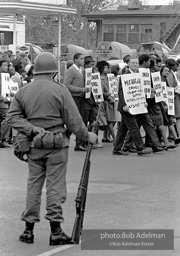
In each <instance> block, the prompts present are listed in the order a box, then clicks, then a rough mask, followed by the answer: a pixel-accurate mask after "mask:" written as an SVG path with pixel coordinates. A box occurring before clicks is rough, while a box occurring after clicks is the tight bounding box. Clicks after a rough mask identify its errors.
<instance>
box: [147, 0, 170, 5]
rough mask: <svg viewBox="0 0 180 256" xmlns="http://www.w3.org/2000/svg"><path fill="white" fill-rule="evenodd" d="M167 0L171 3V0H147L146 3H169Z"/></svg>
mask: <svg viewBox="0 0 180 256" xmlns="http://www.w3.org/2000/svg"><path fill="white" fill-rule="evenodd" d="M146 2H147V0H142V3H146ZM169 2H171V3H173V0H149V1H148V5H165V4H169Z"/></svg>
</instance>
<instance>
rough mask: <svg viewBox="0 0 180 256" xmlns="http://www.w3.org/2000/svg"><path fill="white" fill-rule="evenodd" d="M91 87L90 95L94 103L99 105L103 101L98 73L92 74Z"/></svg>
mask: <svg viewBox="0 0 180 256" xmlns="http://www.w3.org/2000/svg"><path fill="white" fill-rule="evenodd" d="M91 86H92V94H93V96H94V100H95V102H97V103H99V102H102V101H104V97H103V92H102V87H101V77H100V73H99V72H96V73H92V76H91Z"/></svg>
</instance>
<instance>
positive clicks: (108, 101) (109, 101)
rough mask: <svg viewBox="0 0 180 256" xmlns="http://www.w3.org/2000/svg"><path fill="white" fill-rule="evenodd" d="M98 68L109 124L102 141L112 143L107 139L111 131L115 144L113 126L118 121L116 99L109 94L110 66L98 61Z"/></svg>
mask: <svg viewBox="0 0 180 256" xmlns="http://www.w3.org/2000/svg"><path fill="white" fill-rule="evenodd" d="M96 67H97V68H98V71H99V73H100V76H101V86H102V92H103V97H104V104H105V111H106V121H107V124H108V127H107V128H108V129H107V130H106V132H104V137H103V139H102V142H107V143H108V142H112V141H111V140H110V139H109V138H108V137H107V131H109V133H110V135H111V136H112V138H113V142H114V141H115V133H114V127H113V124H114V122H115V121H116V120H115V110H114V107H115V106H114V98H113V96H112V95H111V93H110V92H109V84H108V77H107V74H108V73H109V68H110V65H109V63H108V62H106V61H98V62H97V64H96Z"/></svg>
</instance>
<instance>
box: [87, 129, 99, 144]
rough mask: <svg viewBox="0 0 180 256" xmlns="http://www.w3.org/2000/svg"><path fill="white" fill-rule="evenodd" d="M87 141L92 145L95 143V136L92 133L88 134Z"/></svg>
mask: <svg viewBox="0 0 180 256" xmlns="http://www.w3.org/2000/svg"><path fill="white" fill-rule="evenodd" d="M88 141H89V142H90V143H92V144H94V143H96V141H97V135H96V134H95V133H94V132H88Z"/></svg>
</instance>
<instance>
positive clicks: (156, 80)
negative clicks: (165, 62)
mask: <svg viewBox="0 0 180 256" xmlns="http://www.w3.org/2000/svg"><path fill="white" fill-rule="evenodd" d="M151 77H152V83H153V88H154V90H155V102H156V103H158V102H161V101H163V100H164V98H163V91H162V87H161V75H160V72H159V71H158V72H154V73H151Z"/></svg>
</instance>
